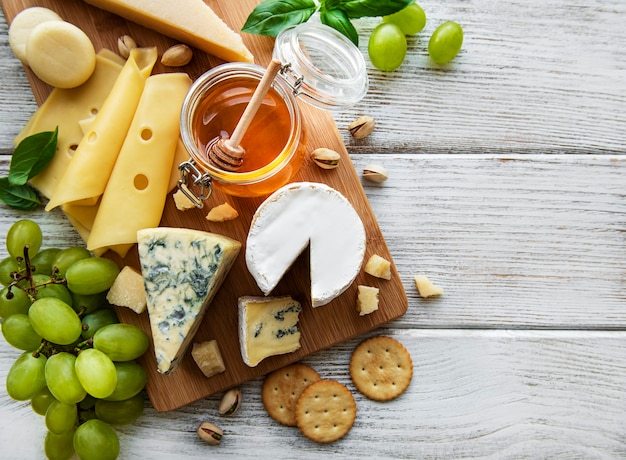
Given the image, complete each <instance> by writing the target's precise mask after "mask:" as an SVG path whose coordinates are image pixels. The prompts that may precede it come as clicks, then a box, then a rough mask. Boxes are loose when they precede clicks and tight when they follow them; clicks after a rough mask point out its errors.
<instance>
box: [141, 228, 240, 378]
mask: <svg viewBox="0 0 626 460" xmlns="http://www.w3.org/2000/svg"><path fill="white" fill-rule="evenodd" d="M137 242H138V250H139V261H140V263H141V273H142V275H143V278H144V284H145V286H146V296H147V304H148V315H149V317H150V328H151V330H152V338H153V341H154V352H155V355H156V361H157V369H158V371H159V372H160V373H162V374H169V373H171V372H173V371H174V370H175V369H176V366H177V365H178V362H179V360H180V358H181V357H182V356H183V354H184V353H185V350H186V349H187V347H188V346H189V344H190V343H191V341H192V340H193V336H194V335H195V333H196V331H197V329H198V326H199V325H200V322H201V321H202V317H203V316H204V313H205V311H206V308H207V306H208V305H209V303H210V302H211V300H212V299H213V297H214V296H215V293H216V292H217V290H218V289H219V288H220V286H221V285H222V282H223V281H224V279H225V278H226V275H227V274H228V272H229V271H230V269H231V267H232V265H233V263H234V262H235V259H236V258H237V255H238V254H239V250H240V249H241V243H239V242H238V241H235V240H233V239H231V238H228V237H226V236H222V235H217V234H214V233H207V232H202V231H197V230H191V229H184V228H168V227H159V228H149V229H144V230H139V231H138V232H137Z"/></svg>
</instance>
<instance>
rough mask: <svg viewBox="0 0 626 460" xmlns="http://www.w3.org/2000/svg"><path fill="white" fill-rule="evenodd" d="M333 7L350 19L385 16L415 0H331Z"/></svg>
mask: <svg viewBox="0 0 626 460" xmlns="http://www.w3.org/2000/svg"><path fill="white" fill-rule="evenodd" d="M331 1H332V3H333V5H336V6H335V7H336V8H338V9H340V10H343V11H345V13H346V14H347V15H348V17H349V18H350V19H356V18H362V17H365V16H387V15H389V14H393V13H397V12H398V11H400V10H401V9H403V8H405V7H407V6H409V5H410V4H411V3H413V2H414V1H415V0H339V1H338V2H337V1H334V0H331Z"/></svg>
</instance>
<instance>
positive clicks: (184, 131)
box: [179, 22, 367, 207]
mask: <svg viewBox="0 0 626 460" xmlns="http://www.w3.org/2000/svg"><path fill="white" fill-rule="evenodd" d="M273 57H274V59H277V60H278V61H280V63H281V69H280V71H279V73H278V75H277V77H276V78H275V79H274V81H273V84H272V86H271V88H270V89H269V91H268V92H267V94H266V95H265V97H264V99H263V102H262V104H261V106H260V108H259V110H258V112H257V113H256V114H255V116H254V118H253V120H252V122H251V124H250V126H249V127H248V129H247V130H246V132H245V134H244V136H243V138H242V140H241V142H240V145H241V147H242V148H243V149H244V150H245V152H246V153H245V155H244V156H243V163H242V164H241V167H240V168H239V169H237V170H236V172H232V171H226V170H223V169H220V168H219V167H217V166H216V165H215V164H214V163H213V162H211V161H210V160H209V156H208V154H207V146H209V145H210V144H211V143H212V142H214V141H215V139H217V138H220V137H221V138H228V137H229V136H230V135H231V134H232V131H233V130H234V128H235V126H236V125H237V123H238V121H239V118H240V117H241V114H242V113H243V111H244V109H245V107H246V106H247V104H248V102H249V101H250V98H251V97H252V94H253V93H254V90H255V89H256V87H257V85H258V84H259V82H260V80H261V79H262V77H263V75H264V72H265V69H264V68H263V67H262V66H259V65H256V64H248V63H226V64H222V65H219V66H217V67H214V68H213V69H211V70H209V71H207V72H206V73H204V74H203V75H201V76H200V77H199V78H198V79H197V80H196V81H195V82H194V83H193V85H192V87H191V88H190V90H189V92H188V94H187V96H186V98H185V100H184V102H183V106H182V112H181V138H182V141H183V144H184V145H185V148H186V149H187V151H188V153H189V156H190V159H189V160H188V161H186V162H183V163H181V164H180V165H179V170H180V172H181V179H180V180H179V188H180V189H181V190H182V191H183V192H184V193H185V194H186V195H187V196H188V197H189V198H190V199H191V200H192V201H193V202H194V203H195V204H196V206H198V207H202V202H203V201H204V200H206V199H207V198H208V197H209V196H210V194H211V191H212V188H213V187H216V188H218V189H220V190H221V191H223V192H225V193H227V194H229V195H233V196H241V197H257V196H266V195H269V194H271V193H272V192H274V191H275V190H277V189H278V188H280V187H282V186H283V185H285V184H287V183H288V182H290V181H291V180H292V179H293V177H294V176H295V174H296V173H297V172H298V170H299V169H300V167H301V165H302V162H303V159H304V155H305V152H306V149H307V130H308V129H309V127H307V126H305V121H304V118H303V116H302V114H301V112H300V109H299V107H298V99H300V100H302V101H305V102H307V103H310V104H312V105H315V106H317V107H320V108H325V109H327V108H331V107H337V106H342V105H352V104H354V103H356V102H358V101H359V100H360V99H361V98H362V97H363V96H364V95H365V93H366V92H367V72H366V68H365V61H364V59H363V56H362V54H361V52H360V51H359V49H358V48H357V47H356V46H354V44H353V43H352V42H351V41H350V40H348V39H347V38H346V37H345V36H343V35H342V34H340V33H339V32H337V31H336V30H334V29H332V28H330V27H328V26H325V25H323V24H321V23H319V22H312V23H305V24H300V25H298V26H295V27H290V28H288V29H285V30H284V31H283V32H281V33H280V34H279V36H278V37H277V38H276V42H275V46H274V51H273Z"/></svg>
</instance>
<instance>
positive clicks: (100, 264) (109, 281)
mask: <svg viewBox="0 0 626 460" xmlns="http://www.w3.org/2000/svg"><path fill="white" fill-rule="evenodd" d="M119 273H120V268H119V267H118V266H117V264H116V263H115V262H113V261H112V260H111V259H105V258H103V257H91V258H89V259H82V260H79V261H77V262H74V263H73V264H72V265H70V267H69V268H68V269H67V271H66V272H65V279H66V280H67V287H68V288H69V290H70V291H72V292H75V293H76V294H87V295H89V294H97V293H99V292H103V291H106V290H107V289H109V288H110V287H111V286H112V285H113V281H115V278H117V275H118V274H119Z"/></svg>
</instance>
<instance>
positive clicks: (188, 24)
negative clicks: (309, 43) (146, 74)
mask: <svg viewBox="0 0 626 460" xmlns="http://www.w3.org/2000/svg"><path fill="white" fill-rule="evenodd" d="M85 1H86V2H87V3H89V4H91V5H94V6H97V7H98V8H102V9H103V10H106V11H109V12H111V13H114V14H117V15H118V16H122V17H123V18H126V19H129V20H131V21H133V22H136V23H137V24H140V25H142V26H145V27H148V28H150V29H153V30H156V31H157V32H160V33H162V34H163V35H167V36H169V37H172V38H175V39H177V40H180V41H182V42H185V43H187V44H189V45H192V46H195V47H196V48H199V49H201V50H203V51H206V52H207V53H209V54H212V55H214V56H217V57H219V58H221V59H224V60H226V61H243V62H254V57H253V56H252V53H251V52H250V51H249V50H248V49H247V48H246V46H245V45H244V43H243V40H242V39H241V36H240V35H239V34H238V33H236V32H234V31H233V30H232V29H231V28H230V27H228V25H226V23H225V22H224V21H223V20H222V19H221V18H220V17H219V16H218V15H217V14H215V12H214V11H213V10H212V9H211V8H210V7H209V6H208V5H207V4H206V3H204V1H202V0H177V1H172V0H85ZM234 3H236V2H233V3H231V4H233V6H232V7H234ZM229 8H231V6H230V5H229Z"/></svg>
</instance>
